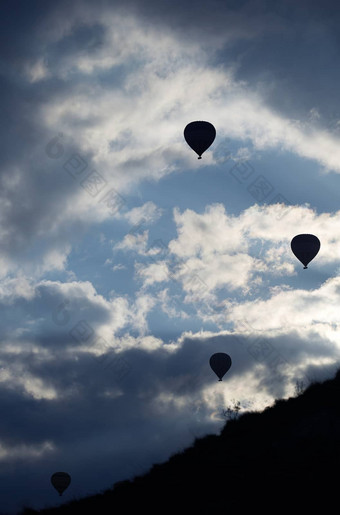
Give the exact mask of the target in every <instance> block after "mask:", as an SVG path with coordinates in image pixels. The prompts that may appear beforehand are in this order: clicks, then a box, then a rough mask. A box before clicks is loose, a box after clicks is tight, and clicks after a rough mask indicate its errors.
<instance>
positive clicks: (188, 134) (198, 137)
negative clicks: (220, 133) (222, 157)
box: [184, 122, 216, 159]
mask: <svg viewBox="0 0 340 515" xmlns="http://www.w3.org/2000/svg"><path fill="white" fill-rule="evenodd" d="M215 137H216V129H215V127H214V126H213V125H212V124H211V123H209V122H191V123H188V125H187V126H186V127H185V129H184V138H185V141H186V142H187V143H188V145H189V147H191V148H192V149H193V150H194V151H195V152H196V154H198V159H202V154H203V152H205V151H206V150H207V148H209V147H210V145H211V144H212V142H213V141H214V139H215Z"/></svg>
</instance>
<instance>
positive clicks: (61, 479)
mask: <svg viewBox="0 0 340 515" xmlns="http://www.w3.org/2000/svg"><path fill="white" fill-rule="evenodd" d="M51 483H52V485H53V486H54V488H55V489H56V490H57V491H58V492H59V495H62V494H63V492H64V490H66V488H67V487H68V486H69V484H70V483H71V476H70V475H69V474H67V472H55V473H54V474H53V475H52V476H51Z"/></svg>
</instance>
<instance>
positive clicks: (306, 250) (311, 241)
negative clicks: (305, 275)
mask: <svg viewBox="0 0 340 515" xmlns="http://www.w3.org/2000/svg"><path fill="white" fill-rule="evenodd" d="M290 246H291V249H292V251H293V253H294V254H295V256H296V257H297V258H298V260H299V261H301V263H302V264H303V265H304V267H303V268H304V269H305V268H308V267H307V265H308V263H309V262H310V261H312V259H314V258H315V256H316V255H317V253H318V252H319V250H320V240H319V238H317V237H316V236H314V234H298V235H297V236H294V238H293V239H292V241H291V243H290Z"/></svg>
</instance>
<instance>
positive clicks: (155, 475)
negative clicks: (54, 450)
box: [22, 371, 340, 515]
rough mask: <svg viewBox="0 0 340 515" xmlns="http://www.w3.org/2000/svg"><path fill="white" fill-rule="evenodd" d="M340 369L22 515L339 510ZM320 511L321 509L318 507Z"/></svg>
mask: <svg viewBox="0 0 340 515" xmlns="http://www.w3.org/2000/svg"><path fill="white" fill-rule="evenodd" d="M339 458H340V371H338V372H337V374H336V376H335V378H334V379H331V380H328V381H325V382H324V383H314V384H312V385H311V386H309V387H308V388H307V390H306V391H305V392H304V393H303V394H302V395H300V396H298V397H295V398H290V399H287V400H279V401H276V403H275V405H274V406H273V407H271V408H267V409H265V410H264V411H263V412H262V413H246V414H244V415H241V416H240V417H239V419H238V420H232V421H229V422H228V423H227V424H226V425H225V426H224V428H223V430H222V431H221V433H220V435H218V436H215V435H212V436H206V437H204V438H200V439H197V440H196V441H195V443H194V444H193V446H192V447H190V448H188V449H186V450H185V451H183V452H181V453H178V454H176V455H174V456H172V457H171V458H170V459H169V460H168V461H167V462H166V463H163V464H160V465H154V466H153V467H152V469H151V470H150V471H149V472H148V473H146V474H145V475H143V476H139V477H136V478H134V479H133V480H131V481H123V482H119V483H117V484H116V485H115V486H114V487H113V489H112V490H108V491H106V492H105V493H103V494H99V495H95V496H91V497H87V498H85V499H82V500H79V501H72V502H70V503H68V504H65V505H63V506H61V507H58V508H51V509H45V510H41V511H39V512H36V511H34V510H29V509H26V510H25V511H24V512H22V515H23V514H25V515H29V514H34V513H41V514H46V515H47V514H55V515H57V514H78V513H79V514H85V513H96V514H98V515H101V514H109V513H110V514H116V513H117V514H122V515H124V514H130V513H131V514H133V513H136V514H137V513H141V512H143V511H145V512H146V513H147V514H148V515H150V514H155V513H157V514H160V513H167V512H170V511H171V512H172V513H173V512H174V510H176V512H177V513H178V514H182V513H186V514H188V515H191V514H195V513H200V514H206V515H208V514H211V513H228V514H229V513H239V512H240V511H241V512H242V511H243V510H245V509H247V510H249V511H251V513H252V512H253V511H254V510H256V511H258V510H261V511H262V513H263V512H266V513H277V512H279V513H281V511H283V510H284V511H285V512H287V510H289V513H295V512H299V513H301V514H305V513H306V510H308V513H309V512H312V513H313V512H315V511H316V510H317V506H318V505H320V506H321V508H322V513H335V511H336V512H338V511H339V508H335V507H334V508H327V506H329V505H330V503H331V502H332V501H334V502H336V506H338V505H339V500H340V499H339V498H340V474H339V468H340V460H339ZM317 511H318V512H320V508H319V509H318V510H317Z"/></svg>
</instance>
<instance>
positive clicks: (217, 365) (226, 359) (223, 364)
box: [209, 352, 231, 381]
mask: <svg viewBox="0 0 340 515" xmlns="http://www.w3.org/2000/svg"><path fill="white" fill-rule="evenodd" d="M209 363H210V366H211V368H212V369H213V371H214V372H215V374H216V375H217V377H218V378H219V381H222V377H223V376H224V374H225V373H226V372H228V370H229V368H230V367H231V357H230V356H229V355H228V354H225V352H216V354H213V355H212V356H211V358H210V360H209Z"/></svg>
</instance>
